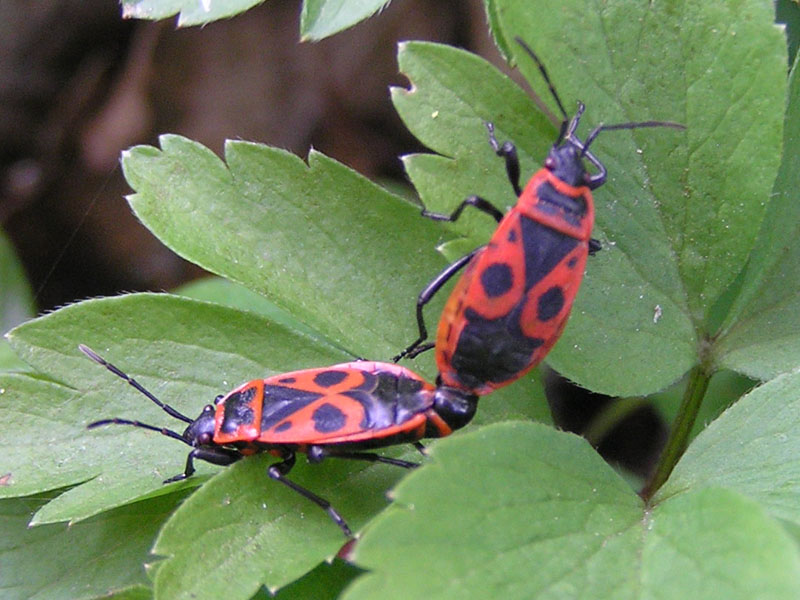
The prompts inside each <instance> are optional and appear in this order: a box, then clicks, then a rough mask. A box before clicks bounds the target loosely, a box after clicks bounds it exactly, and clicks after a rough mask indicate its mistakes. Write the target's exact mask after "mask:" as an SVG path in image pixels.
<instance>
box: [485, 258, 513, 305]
mask: <svg viewBox="0 0 800 600" xmlns="http://www.w3.org/2000/svg"><path fill="white" fill-rule="evenodd" d="M513 284H514V273H513V272H512V270H511V267H510V266H509V265H507V264H506V263H501V262H496V263H492V264H491V265H489V266H488V267H486V269H484V270H483V272H482V273H481V286H483V291H484V292H485V293H486V295H487V296H488V297H489V298H497V297H498V296H502V295H503V294H505V293H507V292H508V290H510V289H511V286H512V285H513Z"/></svg>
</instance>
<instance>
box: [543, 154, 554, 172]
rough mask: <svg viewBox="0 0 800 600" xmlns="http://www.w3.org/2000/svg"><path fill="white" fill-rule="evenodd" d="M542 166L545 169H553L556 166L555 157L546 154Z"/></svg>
mask: <svg viewBox="0 0 800 600" xmlns="http://www.w3.org/2000/svg"><path fill="white" fill-rule="evenodd" d="M544 168H545V169H549V170H551V171H552V170H553V169H555V168H556V159H555V158H553V157H552V156H548V157H547V158H546V159H545V161H544Z"/></svg>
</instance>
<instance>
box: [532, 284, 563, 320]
mask: <svg viewBox="0 0 800 600" xmlns="http://www.w3.org/2000/svg"><path fill="white" fill-rule="evenodd" d="M537 302H538V305H537V307H536V308H537V312H536V316H537V317H538V318H539V320H540V321H549V320H550V319H552V318H554V317H555V316H556V315H558V313H560V312H561V309H562V308H563V307H564V290H562V289H561V287H560V286H557V285H554V286H553V287H551V288H550V289H549V290H547V291H546V292H545V293H544V294H542V295H541V296H539V300H538V301H537Z"/></svg>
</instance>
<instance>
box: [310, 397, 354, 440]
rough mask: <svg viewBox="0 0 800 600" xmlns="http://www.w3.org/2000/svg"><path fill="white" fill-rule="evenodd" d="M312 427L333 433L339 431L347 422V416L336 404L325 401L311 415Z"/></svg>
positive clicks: (321, 431) (320, 431) (319, 430)
mask: <svg viewBox="0 0 800 600" xmlns="http://www.w3.org/2000/svg"><path fill="white" fill-rule="evenodd" d="M311 419H312V420H313V421H314V429H315V430H316V431H318V432H319V433H333V432H334V431H339V430H340V429H341V428H342V427H344V425H345V423H347V417H346V416H345V414H344V413H343V412H342V411H341V410H339V409H338V408H337V407H336V406H334V405H333V404H331V403H329V402H325V403H324V404H322V405H321V406H320V407H319V408H317V409H316V410H315V411H314V414H312V415H311Z"/></svg>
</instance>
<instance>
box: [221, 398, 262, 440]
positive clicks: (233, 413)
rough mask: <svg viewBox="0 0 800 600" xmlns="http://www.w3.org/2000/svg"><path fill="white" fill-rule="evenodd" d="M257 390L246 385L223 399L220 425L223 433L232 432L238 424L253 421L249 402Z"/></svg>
mask: <svg viewBox="0 0 800 600" xmlns="http://www.w3.org/2000/svg"><path fill="white" fill-rule="evenodd" d="M257 391H258V390H257V389H256V388H255V387H248V388H245V389H243V390H242V391H240V392H236V393H235V394H231V395H230V396H228V398H227V399H226V400H225V412H224V413H223V417H222V425H221V426H220V430H221V431H222V432H223V433H233V432H234V431H236V430H237V429H238V428H239V426H240V425H243V424H249V423H252V422H253V416H254V415H253V409H252V408H250V403H251V402H252V401H253V397H254V396H255V395H256V393H257Z"/></svg>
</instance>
